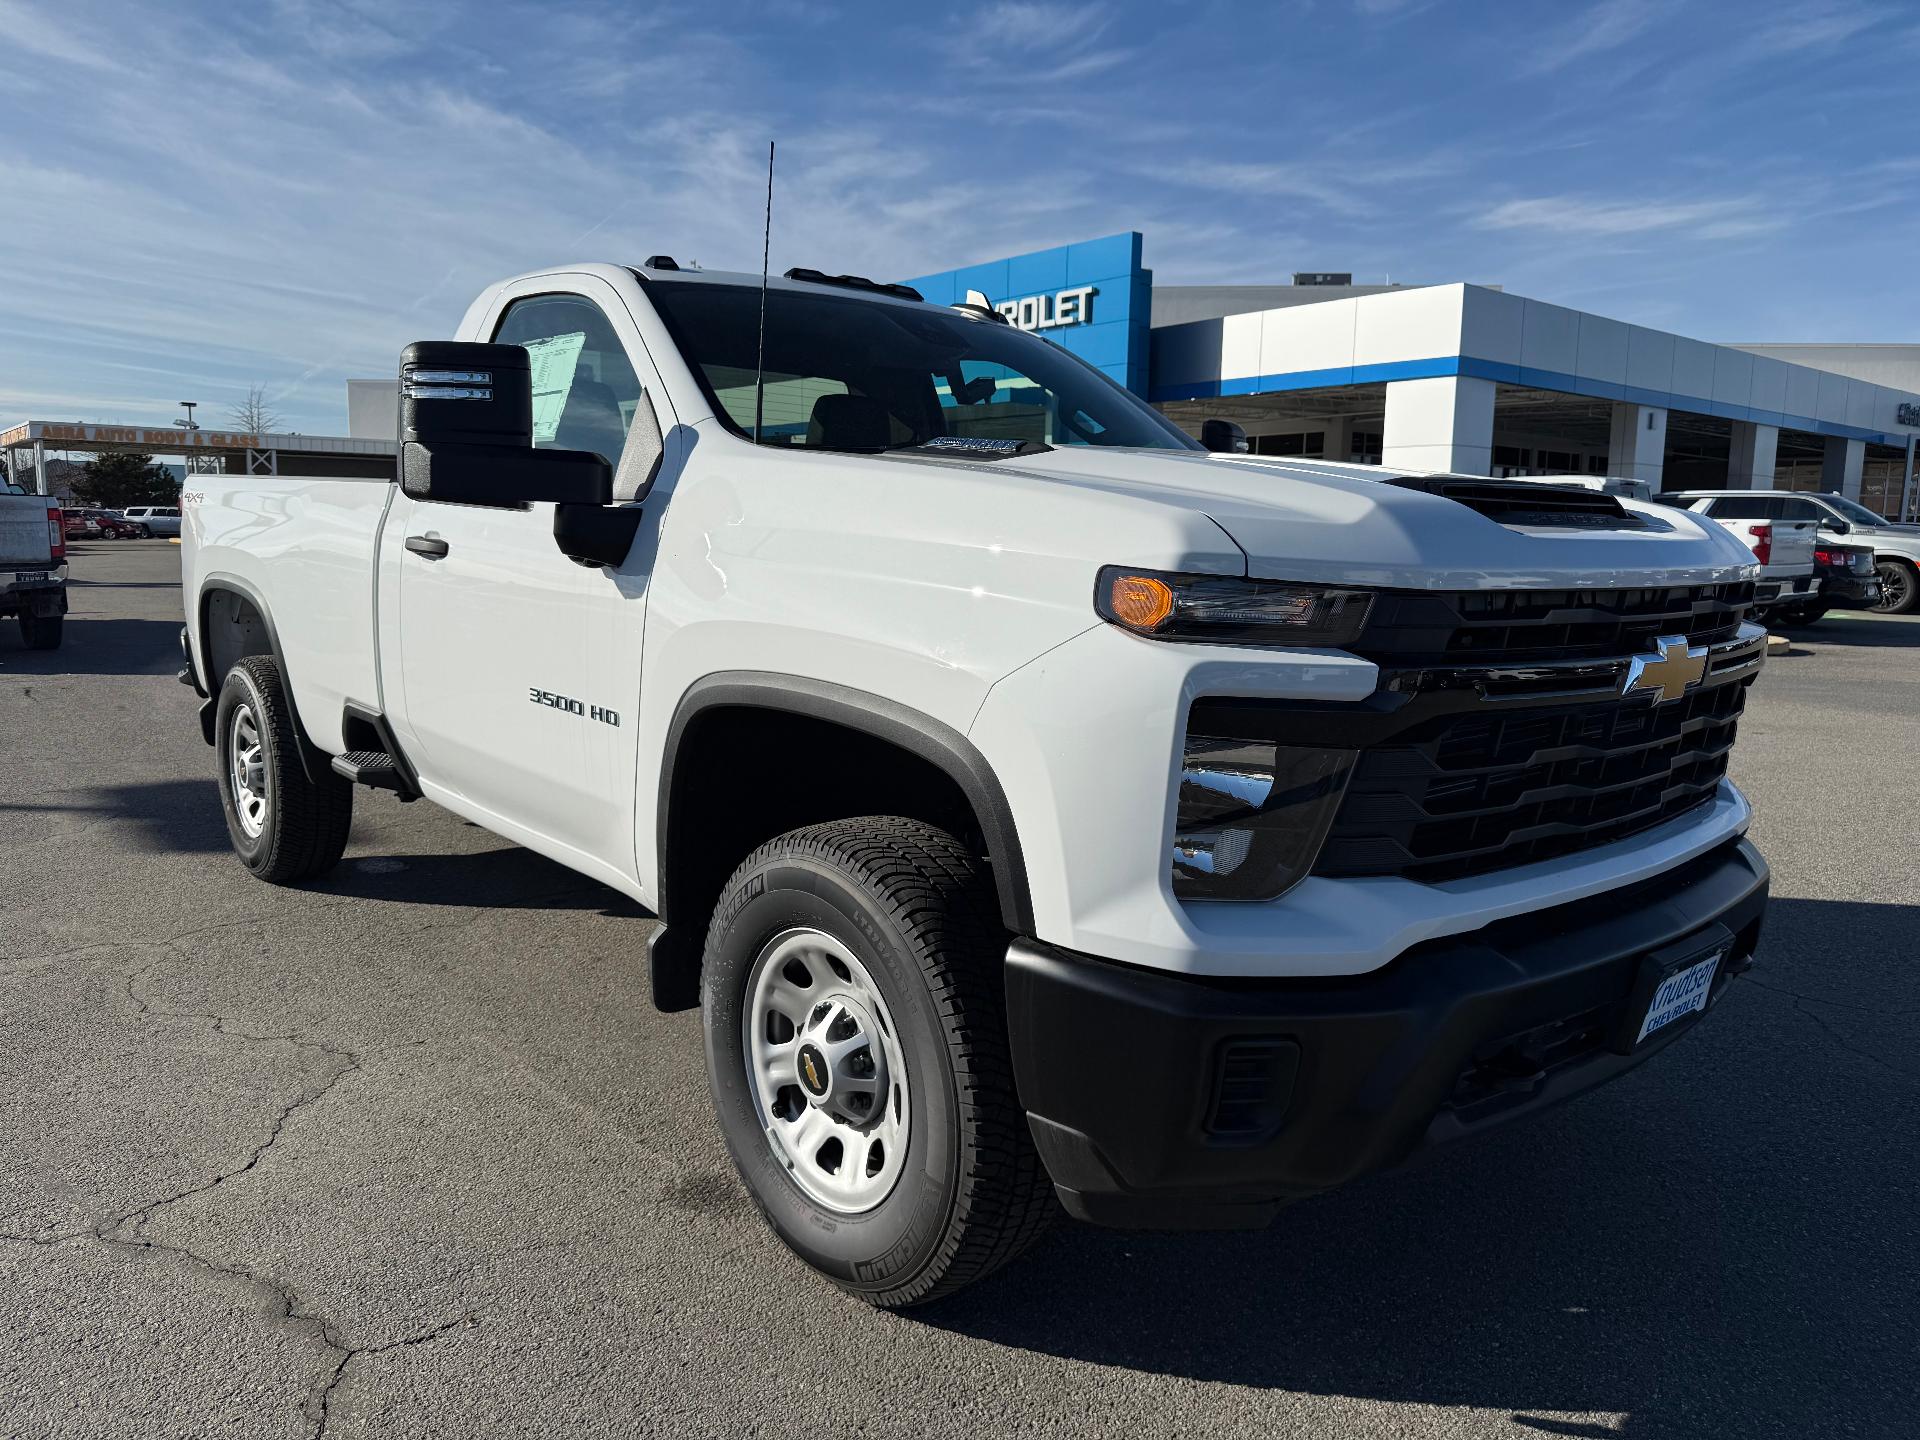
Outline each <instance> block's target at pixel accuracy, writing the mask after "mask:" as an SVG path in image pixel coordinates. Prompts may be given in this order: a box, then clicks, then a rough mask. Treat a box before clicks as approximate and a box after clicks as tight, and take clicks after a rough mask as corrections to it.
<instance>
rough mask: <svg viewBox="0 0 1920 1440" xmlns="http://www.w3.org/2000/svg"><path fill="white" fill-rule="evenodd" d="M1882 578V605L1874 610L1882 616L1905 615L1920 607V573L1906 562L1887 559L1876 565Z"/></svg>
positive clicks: (1875, 567)
mask: <svg viewBox="0 0 1920 1440" xmlns="http://www.w3.org/2000/svg"><path fill="white" fill-rule="evenodd" d="M1873 568H1874V570H1875V571H1876V572H1877V573H1878V574H1879V576H1880V603H1879V604H1878V605H1875V606H1874V607H1873V608H1874V609H1875V610H1877V611H1878V612H1879V613H1880V614H1882V615H1905V614H1907V613H1908V612H1909V611H1910V610H1912V609H1913V608H1914V606H1916V605H1920V572H1916V571H1915V569H1914V567H1913V565H1912V563H1911V562H1910V561H1906V560H1894V559H1891V558H1889V559H1885V560H1879V561H1876V562H1875V563H1874V567H1873Z"/></svg>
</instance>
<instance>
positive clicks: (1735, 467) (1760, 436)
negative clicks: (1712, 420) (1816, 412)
mask: <svg viewBox="0 0 1920 1440" xmlns="http://www.w3.org/2000/svg"><path fill="white" fill-rule="evenodd" d="M1732 425H1733V440H1732V443H1731V445H1730V446H1729V447H1728V449H1727V488H1728V489H1729V490H1771V489H1773V477H1774V470H1775V468H1776V466H1777V465H1778V463H1779V455H1780V427H1779V426H1777V425H1756V424H1754V423H1753V422H1752V421H1751V420H1735V421H1733V422H1732Z"/></svg>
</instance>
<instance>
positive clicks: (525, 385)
mask: <svg viewBox="0 0 1920 1440" xmlns="http://www.w3.org/2000/svg"><path fill="white" fill-rule="evenodd" d="M412 442H418V443H420V444H423V445H433V444H436V443H441V442H451V443H453V444H456V445H511V446H517V447H519V448H522V449H531V448H532V446H533V366H532V362H531V360H530V359H529V357H528V355H527V352H526V349H525V347H524V346H520V345H480V344H468V343H466V342H464V341H459V340H416V341H414V343H413V344H411V345H409V346H407V348H406V349H404V350H402V351H401V352H400V443H401V444H402V445H403V446H404V445H407V444H409V443H412Z"/></svg>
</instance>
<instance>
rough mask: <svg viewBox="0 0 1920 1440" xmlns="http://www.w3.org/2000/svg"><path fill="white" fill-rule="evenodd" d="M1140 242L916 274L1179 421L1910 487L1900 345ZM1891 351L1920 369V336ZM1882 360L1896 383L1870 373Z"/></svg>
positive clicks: (1601, 463) (1640, 471)
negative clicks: (1224, 257)
mask: <svg viewBox="0 0 1920 1440" xmlns="http://www.w3.org/2000/svg"><path fill="white" fill-rule="evenodd" d="M1144 252H1145V244H1144V237H1143V236H1142V235H1141V234H1140V232H1138V231H1128V232H1123V233H1121V234H1118V235H1108V236H1104V237H1101V238H1099V239H1094V240H1086V241H1080V242H1076V243H1073V244H1067V245H1060V246H1056V247H1054V248H1052V249H1047V250H1038V251H1033V252H1030V253H1027V254H1023V255H1015V256H1009V257H1007V258H1004V259H999V260H990V261H985V262H982V263H979V264H974V265H967V266H963V267H960V268H958V269H953V270H945V271H941V272H938V273H936V274H932V275H924V276H921V277H919V278H917V279H914V280H910V281H909V282H908V283H909V284H911V285H913V286H914V288H916V289H917V290H919V291H920V292H921V293H922V294H923V295H924V296H925V297H926V298H927V299H928V300H930V301H933V302H935V303H937V304H947V305H952V304H957V303H960V302H961V301H964V300H965V299H966V298H967V294H968V292H969V291H978V292H980V293H981V294H982V295H984V296H985V297H986V299H987V301H988V302H989V303H990V304H992V305H993V306H994V307H995V308H996V309H998V310H1000V311H1001V313H1002V314H1004V315H1006V316H1007V318H1008V320H1009V321H1010V322H1011V323H1013V324H1015V325H1018V326H1020V327H1021V328H1022V329H1026V330H1030V331H1034V332H1035V333H1037V334H1040V335H1042V336H1044V337H1045V338H1047V339H1048V340H1051V341H1053V342H1055V343H1057V344H1059V345H1061V346H1063V347H1064V348H1066V349H1068V350H1070V351H1072V352H1073V353H1074V354H1076V355H1078V356H1080V357H1081V358H1082V359H1084V360H1086V361H1087V362H1088V363H1089V364H1092V365H1094V366H1097V367H1098V368H1099V369H1100V370H1102V371H1104V372H1105V373H1106V374H1107V375H1109V376H1111V377H1112V378H1113V379H1114V380H1115V381H1117V382H1118V383H1119V384H1121V385H1124V386H1126V387H1127V388H1128V389H1129V390H1132V391H1133V392H1134V393H1135V394H1137V395H1140V396H1141V397H1142V398H1144V399H1147V400H1149V401H1151V402H1152V403H1154V404H1155V405H1156V406H1158V407H1159V408H1160V409H1161V410H1163V411H1164V412H1165V413H1166V414H1168V415H1169V416H1170V417H1171V418H1172V419H1174V420H1175V421H1176V422H1177V423H1179V424H1181V425H1182V426H1184V427H1186V428H1188V429H1189V430H1192V431H1195V432H1197V431H1198V428H1199V424H1200V422H1201V420H1202V419H1204V418H1206V417H1208V416H1210V415H1219V416H1222V417H1224V418H1227V419H1232V420H1234V421H1236V422H1238V423H1239V424H1241V425H1242V426H1243V427H1244V428H1245V429H1246V430H1247V432H1248V435H1249V437H1250V438H1251V439H1252V441H1253V444H1254V448H1255V449H1256V450H1257V451H1259V452H1261V453H1267V454H1282V455H1301V456H1308V457H1317V458H1321V459H1326V460H1335V461H1359V462H1362V463H1369V462H1370V463H1384V464H1387V465H1392V466H1397V467H1399V468H1403V469H1410V470H1452V471H1459V472H1465V473H1474V474H1495V475H1502V474H1542V473H1566V472H1577V473H1581V474H1588V475H1600V474H1616V475H1624V476H1631V477H1635V478H1639V479H1642V480H1645V481H1647V482H1648V483H1649V484H1651V485H1652V486H1653V487H1654V488H1656V489H1660V488H1665V489H1691V488H1714V487H1719V486H1734V487H1742V488H1744V487H1755V488H1768V487H1773V486H1779V487H1781V488H1798V489H1824V490H1833V491H1837V492H1839V493H1843V494H1847V495H1849V496H1852V497H1853V498H1856V499H1859V500H1861V501H1862V502H1863V503H1865V504H1867V505H1869V506H1870V507H1872V508H1875V509H1878V510H1880V511H1881V512H1882V513H1885V514H1888V515H1896V516H1898V515H1902V514H1907V513H1912V511H1913V510H1914V508H1915V507H1916V505H1917V504H1920V497H1917V496H1916V493H1915V492H1916V488H1917V487H1916V486H1915V484H1914V483H1913V466H1914V462H1915V450H1916V437H1920V393H1916V389H1910V388H1907V387H1908V386H1910V385H1912V386H1915V387H1916V388H1920V381H1915V380H1911V379H1909V378H1908V375H1907V373H1906V371H1905V370H1901V369H1898V368H1895V369H1893V370H1891V371H1888V370H1887V369H1886V365H1887V361H1886V358H1885V356H1884V355H1883V354H1879V353H1878V352H1884V351H1886V350H1887V349H1889V348H1890V347H1847V346H1826V347H1806V350H1807V352H1808V353H1809V354H1810V355H1813V356H1815V357H1816V358H1817V359H1818V362H1819V363H1818V364H1811V365H1810V364H1802V363H1794V362H1793V361H1790V360H1787V359H1784V358H1781V357H1780V353H1778V352H1779V351H1780V348H1781V347H1768V346H1754V347H1742V346H1727V345H1713V344H1709V343H1707V342H1705V341H1700V340H1694V339H1690V338H1688V337H1686V336H1680V335H1675V334H1672V333H1670V332H1665V331H1659V330H1654V329H1651V328H1649V327H1645V326H1638V325H1632V324H1629V323H1627V322H1624V321H1619V320H1614V319H1610V318H1608V317H1606V316H1601V315H1594V314H1590V313H1586V312H1582V311H1576V310H1572V309H1569V308H1567V307H1564V306H1557V305H1552V304H1549V303H1547V302H1544V301H1538V300H1532V299H1528V298H1526V297H1523V296H1519V295H1514V294H1511V293H1509V292H1507V291H1504V290H1502V289H1499V288H1497V287H1490V286H1484V285H1467V284H1442V285H1355V284H1353V283H1352V277H1351V276H1349V275H1345V274H1328V273H1324V272H1321V273H1312V274H1297V275H1296V276H1295V277H1294V282H1295V283H1293V284H1291V285H1239V286H1171V287H1169V286H1161V287H1158V288H1156V287H1155V285H1154V280H1153V272H1152V271H1151V270H1149V269H1148V268H1147V267H1146V265H1145V264H1144ZM1892 348H1900V349H1907V348H1911V349H1912V350H1913V351H1914V355H1913V357H1912V358H1913V360H1914V362H1915V368H1916V369H1917V370H1920V347H1892ZM1856 350H1872V351H1875V352H1876V354H1875V355H1874V356H1873V357H1872V360H1871V363H1872V364H1874V365H1879V366H1880V367H1881V369H1880V370H1873V369H1863V368H1861V366H1860V365H1854V364H1852V363H1851V361H1852V358H1853V355H1852V352H1854V351H1856ZM1770 352H1771V353H1770ZM1790 353H1791V352H1790ZM1862 363H1863V364H1865V363H1866V362H1862ZM1850 369H1851V370H1854V371H1855V372H1856V373H1847V372H1848V371H1849V370H1850ZM1882 375H1891V377H1892V378H1893V379H1895V380H1897V381H1899V382H1902V383H1895V384H1888V383H1882V381H1881V379H1879V378H1868V377H1869V376H1876V377H1878V376H1882Z"/></svg>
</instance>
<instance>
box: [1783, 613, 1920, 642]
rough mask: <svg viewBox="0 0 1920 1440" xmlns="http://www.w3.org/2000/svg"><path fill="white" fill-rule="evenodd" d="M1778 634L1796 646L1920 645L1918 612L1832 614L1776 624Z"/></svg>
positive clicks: (1919, 616)
mask: <svg viewBox="0 0 1920 1440" xmlns="http://www.w3.org/2000/svg"><path fill="white" fill-rule="evenodd" d="M1773 630H1774V633H1775V634H1777V635H1785V636H1788V637H1789V638H1791V639H1792V641H1793V643H1794V644H1795V645H1796V646H1799V645H1804V646H1808V647H1818V646H1820V645H1858V646H1861V647H1862V648H1865V649H1875V650H1879V649H1888V648H1900V647H1920V615H1887V616H1875V617H1874V618H1872V619H1867V618H1866V617H1864V616H1860V617H1855V616H1852V615H1847V614H1834V615H1828V616H1825V617H1824V618H1822V619H1819V620H1816V621H1814V623H1813V624H1811V625H1776V626H1774V627H1773Z"/></svg>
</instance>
